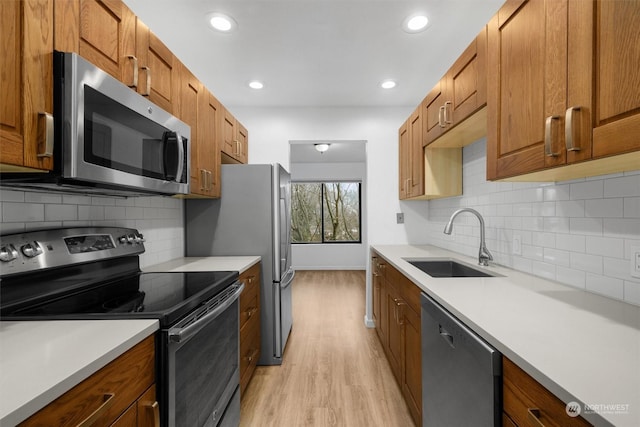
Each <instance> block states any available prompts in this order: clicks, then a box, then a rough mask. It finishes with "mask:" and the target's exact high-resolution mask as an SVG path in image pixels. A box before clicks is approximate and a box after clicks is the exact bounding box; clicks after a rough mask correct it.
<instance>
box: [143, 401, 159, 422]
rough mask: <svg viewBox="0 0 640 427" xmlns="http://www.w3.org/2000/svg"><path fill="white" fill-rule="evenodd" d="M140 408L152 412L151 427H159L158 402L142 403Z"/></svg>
mask: <svg viewBox="0 0 640 427" xmlns="http://www.w3.org/2000/svg"><path fill="white" fill-rule="evenodd" d="M142 406H143V407H144V408H147V409H149V410H151V411H152V412H153V426H154V427H160V405H158V402H157V401H154V402H143V403H142Z"/></svg>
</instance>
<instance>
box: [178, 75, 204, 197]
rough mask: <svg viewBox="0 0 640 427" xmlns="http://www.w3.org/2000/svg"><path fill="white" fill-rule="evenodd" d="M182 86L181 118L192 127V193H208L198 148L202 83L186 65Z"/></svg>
mask: <svg viewBox="0 0 640 427" xmlns="http://www.w3.org/2000/svg"><path fill="white" fill-rule="evenodd" d="M181 68H182V70H181V75H182V78H181V81H182V84H181V88H180V119H181V120H183V121H184V122H185V123H186V124H188V125H189V126H190V127H191V186H190V191H191V193H192V194H201V195H206V192H204V190H203V188H204V187H203V185H204V182H202V179H203V178H202V177H201V173H200V170H201V167H200V162H199V159H198V149H199V145H200V142H201V141H200V128H199V126H202V124H201V123H202V114H203V113H202V111H201V107H202V105H201V104H202V103H201V97H202V96H203V90H204V89H203V87H202V83H200V82H199V81H198V79H196V78H195V76H194V75H193V74H191V72H190V71H189V70H188V69H187V68H186V67H184V66H182V67H181Z"/></svg>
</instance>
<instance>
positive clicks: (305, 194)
mask: <svg viewBox="0 0 640 427" xmlns="http://www.w3.org/2000/svg"><path fill="white" fill-rule="evenodd" d="M321 195H322V184H320V183H292V184H291V242H292V243H322V229H321V227H322V198H321Z"/></svg>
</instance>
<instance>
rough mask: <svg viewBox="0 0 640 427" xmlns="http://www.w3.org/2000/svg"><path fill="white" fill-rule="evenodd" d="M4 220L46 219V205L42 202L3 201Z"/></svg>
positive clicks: (26, 220)
mask: <svg viewBox="0 0 640 427" xmlns="http://www.w3.org/2000/svg"><path fill="white" fill-rule="evenodd" d="M2 221H3V222H34V221H44V205H43V204H41V203H14V202H3V203H2Z"/></svg>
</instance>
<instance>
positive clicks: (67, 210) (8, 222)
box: [0, 189, 184, 267]
mask: <svg viewBox="0 0 640 427" xmlns="http://www.w3.org/2000/svg"><path fill="white" fill-rule="evenodd" d="M183 206H184V202H183V201H182V200H180V199H174V198H171V197H131V198H126V199H125V198H118V197H91V196H82V195H67V194H64V195H63V194H56V193H35V192H24V191H13V190H8V189H0V232H1V233H2V234H9V233H20V232H23V231H32V230H40V229H45V228H56V227H85V226H87V227H88V226H115V227H129V228H136V229H138V230H139V231H140V232H141V233H142V234H143V235H144V237H145V239H146V240H147V241H146V243H145V244H144V246H145V253H144V254H142V255H141V256H140V265H141V266H142V267H145V266H149V265H152V264H157V263H160V262H164V261H169V260H171V259H173V258H178V257H182V256H184V226H183V224H184V207H183Z"/></svg>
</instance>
